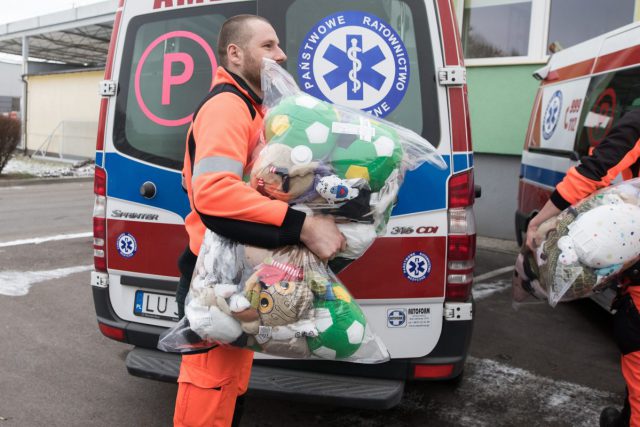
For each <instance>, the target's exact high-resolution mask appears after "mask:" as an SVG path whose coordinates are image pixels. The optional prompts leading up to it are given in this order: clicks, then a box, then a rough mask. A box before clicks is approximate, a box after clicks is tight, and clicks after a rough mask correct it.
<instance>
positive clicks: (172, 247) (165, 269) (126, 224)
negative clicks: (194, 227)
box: [107, 219, 189, 277]
mask: <svg viewBox="0 0 640 427" xmlns="http://www.w3.org/2000/svg"><path fill="white" fill-rule="evenodd" d="M122 233H129V234H131V236H133V238H134V239H135V240H136V243H137V248H136V251H135V254H134V255H133V256H131V257H129V258H127V257H124V256H122V255H120V253H119V251H118V248H117V247H116V242H117V241H118V236H120V235H121V234H122ZM167 236H172V238H171V239H167ZM188 241H189V238H188V236H187V233H186V231H185V229H184V225H182V224H160V223H157V222H140V221H122V220H116V219H107V242H109V245H108V247H107V259H108V260H109V264H108V268H109V269H115V270H123V271H131V272H136V273H144V274H153V275H161V276H173V277H179V276H180V273H179V272H178V265H177V262H178V258H179V257H180V255H181V254H182V251H184V248H186V247H187V243H188Z"/></svg>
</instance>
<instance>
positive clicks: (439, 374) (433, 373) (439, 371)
mask: <svg viewBox="0 0 640 427" xmlns="http://www.w3.org/2000/svg"><path fill="white" fill-rule="evenodd" d="M452 374H453V365H451V364H449V365H415V366H414V367H413V377H414V378H416V379H419V378H432V379H433V378H447V377H450V376H451V375H452Z"/></svg>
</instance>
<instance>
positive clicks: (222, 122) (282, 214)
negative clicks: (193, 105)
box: [191, 94, 345, 259]
mask: <svg viewBox="0 0 640 427" xmlns="http://www.w3.org/2000/svg"><path fill="white" fill-rule="evenodd" d="M212 118H215V120H212ZM251 121H252V120H251V117H250V113H249V112H248V111H247V107H246V105H244V102H243V101H242V100H241V99H239V98H238V97H237V95H234V94H220V95H218V96H216V97H215V98H214V99H212V100H211V101H210V102H208V103H207V104H205V106H204V107H203V108H202V110H201V111H200V113H199V114H198V117H197V119H196V123H194V127H193V132H194V136H195V137H196V140H197V141H199V142H198V144H197V145H196V155H195V164H194V168H193V171H194V173H193V178H192V182H191V183H192V188H193V203H194V206H195V209H196V211H197V212H198V214H199V215H200V218H201V220H202V222H203V223H204V224H205V226H206V227H207V228H209V229H211V230H212V231H214V232H215V233H217V234H220V235H222V236H224V237H227V238H229V239H232V240H236V241H238V242H240V243H243V244H249V245H254V246H259V247H264V248H277V247H281V246H286V245H292V244H297V243H300V242H302V243H304V244H305V245H307V246H308V247H309V249H310V250H311V251H312V252H314V253H315V254H316V255H318V257H320V258H321V259H329V258H331V257H333V256H335V254H336V253H337V252H339V251H340V250H341V248H344V246H345V240H344V237H343V236H342V234H341V233H340V232H339V230H338V228H337V227H336V225H335V223H334V221H333V218H324V217H310V216H306V215H305V214H304V213H303V212H299V211H296V210H294V209H292V208H290V207H289V206H288V205H287V204H286V203H285V202H282V201H279V200H272V199H270V198H268V197H266V196H263V195H262V194H260V193H258V192H257V191H256V190H255V189H253V188H251V187H249V186H247V185H246V184H245V183H244V182H243V181H242V173H243V171H244V168H245V167H246V160H247V158H248V157H249V153H248V150H249V143H248V142H249V141H250V138H252V137H254V135H252V126H251Z"/></svg>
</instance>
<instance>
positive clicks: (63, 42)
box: [0, 0, 118, 67]
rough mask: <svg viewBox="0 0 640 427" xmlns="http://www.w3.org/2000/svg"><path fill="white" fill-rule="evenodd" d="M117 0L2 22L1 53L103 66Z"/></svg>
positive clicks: (0, 29)
mask: <svg viewBox="0 0 640 427" xmlns="http://www.w3.org/2000/svg"><path fill="white" fill-rule="evenodd" d="M117 6H118V0H109V1H103V2H100V3H95V4H92V5H88V6H83V7H78V8H74V9H70V10H66V11H63V12H58V13H53V14H49V15H43V16H38V17H35V18H31V19H26V20H22V21H17V22H12V23H8V24H4V25H0V52H1V53H8V54H13V55H22V54H23V49H22V43H23V40H24V39H25V38H26V40H28V45H29V48H28V52H29V58H31V59H38V60H44V61H49V62H57V63H65V64H69V65H76V66H79V67H103V66H104V65H105V62H106V60H107V51H108V49H109V40H110V39H111V31H112V28H113V19H114V16H115V11H116V8H117Z"/></svg>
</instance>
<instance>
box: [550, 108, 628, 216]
mask: <svg viewBox="0 0 640 427" xmlns="http://www.w3.org/2000/svg"><path fill="white" fill-rule="evenodd" d="M639 159H640V109H636V110H633V111H630V112H628V113H626V114H625V115H624V116H622V118H621V119H620V120H619V121H618V123H616V125H615V126H614V127H613V128H612V129H611V132H610V133H609V135H607V137H606V138H605V140H604V141H602V142H601V143H600V145H598V146H597V147H596V148H595V149H594V150H593V153H592V154H591V155H590V156H585V157H583V158H582V159H581V163H580V164H579V165H578V166H575V167H572V168H571V169H569V171H568V172H567V175H566V176H565V177H564V179H563V180H562V181H561V182H560V183H559V184H558V185H557V186H556V190H555V191H554V192H553V193H552V194H551V202H553V204H554V205H555V206H556V207H557V208H558V209H566V208H567V207H569V206H570V205H573V204H575V203H577V202H579V201H580V200H582V199H584V198H585V197H587V196H588V195H590V194H591V193H593V192H594V191H596V190H599V189H600V188H604V187H606V186H608V185H609V184H611V181H613V180H614V179H615V177H616V176H618V174H620V173H622V176H623V177H624V179H629V178H632V177H637V176H638V170H639V168H640V162H639Z"/></svg>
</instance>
